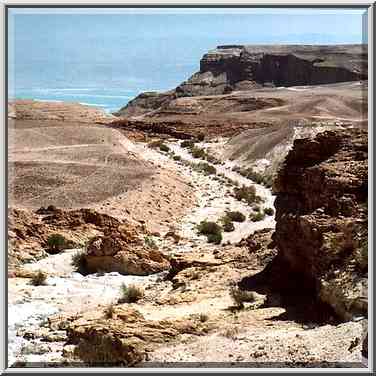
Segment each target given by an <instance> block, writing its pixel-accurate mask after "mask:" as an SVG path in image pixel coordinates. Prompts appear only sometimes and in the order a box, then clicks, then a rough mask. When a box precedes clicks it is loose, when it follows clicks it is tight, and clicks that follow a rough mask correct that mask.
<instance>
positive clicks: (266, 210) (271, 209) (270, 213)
mask: <svg viewBox="0 0 376 376" xmlns="http://www.w3.org/2000/svg"><path fill="white" fill-rule="evenodd" d="M264 213H265V214H266V215H273V214H274V209H273V208H265V209H264Z"/></svg>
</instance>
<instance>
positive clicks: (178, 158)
mask: <svg viewBox="0 0 376 376" xmlns="http://www.w3.org/2000/svg"><path fill="white" fill-rule="evenodd" d="M172 159H173V160H174V161H181V156H180V155H174V156H173V157H172Z"/></svg>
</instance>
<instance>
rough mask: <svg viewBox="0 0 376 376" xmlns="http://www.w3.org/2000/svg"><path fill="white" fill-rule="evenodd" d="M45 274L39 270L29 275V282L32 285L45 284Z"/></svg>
mask: <svg viewBox="0 0 376 376" xmlns="http://www.w3.org/2000/svg"><path fill="white" fill-rule="evenodd" d="M46 280H47V274H46V273H44V272H42V271H41V270H39V271H38V272H37V273H35V274H34V275H33V276H32V277H31V281H30V283H31V284H32V285H33V286H44V285H45V284H46Z"/></svg>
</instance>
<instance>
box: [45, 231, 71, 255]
mask: <svg viewBox="0 0 376 376" xmlns="http://www.w3.org/2000/svg"><path fill="white" fill-rule="evenodd" d="M66 245H67V240H66V239H65V237H64V236H63V235H61V234H52V235H50V236H49V237H48V239H47V246H48V250H49V251H50V252H52V253H59V252H60V251H62V250H63V249H64V248H65V247H66Z"/></svg>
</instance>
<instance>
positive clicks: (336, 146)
mask: <svg viewBox="0 0 376 376" xmlns="http://www.w3.org/2000/svg"><path fill="white" fill-rule="evenodd" d="M367 150H368V146H367V132H365V131H361V130H355V129H353V130H348V131H338V132H329V131H328V132H324V133H321V134H319V135H317V136H316V138H314V139H309V138H308V139H299V140H295V142H294V146H293V148H292V150H291V151H290V152H289V154H288V156H287V158H286V160H285V162H284V165H283V167H282V169H281V170H280V172H279V175H278V177H277V180H276V182H275V187H274V188H275V191H276V192H277V197H276V201H275V206H276V228H275V234H274V241H275V243H276V246H277V248H278V252H279V253H278V256H277V258H276V259H275V260H274V264H275V265H278V263H279V264H280V265H281V264H283V265H284V266H285V267H284V268H283V269H282V273H283V275H281V276H279V279H280V280H281V279H285V280H286V279H287V280H288V279H289V273H290V272H291V273H298V275H299V276H300V282H298V283H299V284H300V286H302V287H305V288H307V289H312V291H315V292H316V293H317V296H318V297H319V298H320V300H321V301H323V302H325V303H327V304H329V305H330V306H331V307H332V308H333V309H334V311H335V312H336V313H337V315H338V316H339V317H340V318H342V319H343V320H350V319H352V318H353V317H354V316H355V315H366V314H367V266H368V258H367V255H368V253H367V251H368V242H367V234H368V230H367V228H368V227H367V226H368V216H367V215H368V214H367V197H368V196H367V195H368V154H367ZM275 270H276V269H275ZM280 272H281V270H280Z"/></svg>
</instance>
